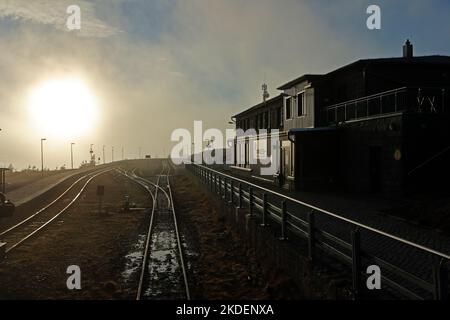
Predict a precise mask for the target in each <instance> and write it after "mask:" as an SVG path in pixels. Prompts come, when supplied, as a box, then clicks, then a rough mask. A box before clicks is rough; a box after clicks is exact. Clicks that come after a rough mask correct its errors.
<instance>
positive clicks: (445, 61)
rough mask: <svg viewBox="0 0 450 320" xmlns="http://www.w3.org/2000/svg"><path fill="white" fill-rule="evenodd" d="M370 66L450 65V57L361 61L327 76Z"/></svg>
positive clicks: (435, 56)
mask: <svg viewBox="0 0 450 320" xmlns="http://www.w3.org/2000/svg"><path fill="white" fill-rule="evenodd" d="M370 64H396V65H416V64H428V65H450V56H441V55H433V56H418V57H412V58H403V57H395V58H375V59H360V60H357V61H355V62H352V63H349V64H347V65H345V66H343V67H340V68H338V69H335V70H333V71H330V72H329V73H327V74H326V75H331V74H333V73H335V72H339V71H343V70H345V69H349V68H353V67H358V66H360V65H370Z"/></svg>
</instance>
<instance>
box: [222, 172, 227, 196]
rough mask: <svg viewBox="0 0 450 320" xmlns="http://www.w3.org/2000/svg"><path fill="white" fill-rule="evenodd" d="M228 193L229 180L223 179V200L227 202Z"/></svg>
mask: <svg viewBox="0 0 450 320" xmlns="http://www.w3.org/2000/svg"><path fill="white" fill-rule="evenodd" d="M227 192H228V183H227V178H226V177H224V178H223V196H222V199H223V200H227Z"/></svg>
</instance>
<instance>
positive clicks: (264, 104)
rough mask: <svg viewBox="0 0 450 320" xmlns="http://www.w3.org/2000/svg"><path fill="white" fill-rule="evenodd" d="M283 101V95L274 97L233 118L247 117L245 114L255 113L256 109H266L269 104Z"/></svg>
mask: <svg viewBox="0 0 450 320" xmlns="http://www.w3.org/2000/svg"><path fill="white" fill-rule="evenodd" d="M282 99H283V95H282V94H279V95H277V96H275V97H273V98H271V99H269V100H267V101H266V102H261V103H258V104H257V105H254V106H253V107H250V108H248V109H246V110H245V111H242V112H241V113H238V114H237V115H235V116H233V117H232V118H236V117H239V116H243V115H245V114H247V113H250V112H252V111H254V110H256V109H259V108H261V107H265V106H267V105H268V104H271V103H274V102H277V101H278V100H282Z"/></svg>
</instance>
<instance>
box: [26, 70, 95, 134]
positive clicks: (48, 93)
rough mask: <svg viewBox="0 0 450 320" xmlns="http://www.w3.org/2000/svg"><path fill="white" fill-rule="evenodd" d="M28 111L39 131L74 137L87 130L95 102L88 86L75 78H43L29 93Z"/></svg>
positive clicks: (89, 129)
mask: <svg viewBox="0 0 450 320" xmlns="http://www.w3.org/2000/svg"><path fill="white" fill-rule="evenodd" d="M28 111H29V114H30V116H31V120H32V122H33V124H34V125H35V126H36V127H37V129H39V131H40V132H41V134H44V135H46V136H49V137H53V138H60V139H68V138H77V137H80V136H82V135H85V134H87V133H89V132H90V131H91V130H92V129H93V126H94V125H95V122H96V120H97V116H98V105H97V102H96V99H95V97H94V95H93V94H92V92H91V91H90V90H89V88H88V86H87V85H86V84H85V83H84V82H83V81H82V80H81V79H78V78H62V79H52V80H47V81H45V82H43V83H41V84H39V85H37V86H36V87H35V88H33V89H32V90H31V92H30V95H29V102H28Z"/></svg>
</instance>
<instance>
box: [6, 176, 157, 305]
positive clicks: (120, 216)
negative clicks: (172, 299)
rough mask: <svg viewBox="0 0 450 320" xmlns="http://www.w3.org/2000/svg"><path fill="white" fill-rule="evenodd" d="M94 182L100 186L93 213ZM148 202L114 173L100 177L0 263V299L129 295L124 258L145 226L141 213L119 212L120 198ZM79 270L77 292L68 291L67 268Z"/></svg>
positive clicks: (131, 289) (132, 286)
mask: <svg viewBox="0 0 450 320" xmlns="http://www.w3.org/2000/svg"><path fill="white" fill-rule="evenodd" d="M97 185H104V186H105V190H106V191H105V196H104V199H103V203H104V212H103V213H99V212H98V197H97V195H96V189H97ZM125 195H130V200H131V201H132V202H135V203H136V204H137V206H138V207H143V206H147V207H148V206H150V203H149V200H148V197H147V194H146V193H145V192H143V191H142V189H141V188H139V187H138V186H136V185H135V184H134V183H133V182H131V181H129V180H128V179H126V178H124V177H123V176H121V175H119V174H118V173H117V172H113V173H108V174H104V175H101V176H100V177H98V178H96V179H95V180H94V182H93V183H92V184H91V185H90V186H89V187H88V188H87V190H86V192H85V193H84V194H83V196H82V197H81V199H80V200H79V201H78V203H77V205H76V206H74V207H73V208H72V209H70V210H69V211H68V212H67V213H66V214H64V215H63V217H62V218H61V220H60V221H58V222H56V223H55V224H53V225H51V226H50V227H49V228H48V229H47V230H46V231H44V232H43V233H42V234H40V235H39V236H37V237H36V238H35V239H32V240H30V241H29V242H28V243H26V244H24V245H23V246H22V247H20V248H18V249H17V251H14V252H12V253H11V254H10V255H9V256H8V257H7V259H6V260H5V261H4V262H3V263H2V264H0V298H1V299H133V298H134V295H135V286H136V284H135V282H134V281H133V280H134V279H128V280H129V281H126V280H125V278H124V277H123V272H124V268H125V264H126V261H125V256H126V254H127V252H129V250H130V248H132V247H133V246H134V244H135V243H136V242H137V241H138V236H139V233H140V232H141V230H140V229H142V228H144V229H145V227H146V219H145V215H144V213H143V212H142V211H133V212H130V213H124V212H121V207H122V205H123V201H124V196H125ZM70 265H78V266H79V267H80V269H81V284H82V289H81V290H75V291H70V290H68V289H67V286H66V280H67V278H68V276H69V275H68V274H66V270H67V267H68V266H70Z"/></svg>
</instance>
